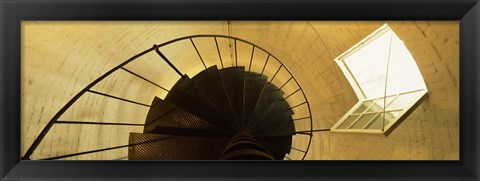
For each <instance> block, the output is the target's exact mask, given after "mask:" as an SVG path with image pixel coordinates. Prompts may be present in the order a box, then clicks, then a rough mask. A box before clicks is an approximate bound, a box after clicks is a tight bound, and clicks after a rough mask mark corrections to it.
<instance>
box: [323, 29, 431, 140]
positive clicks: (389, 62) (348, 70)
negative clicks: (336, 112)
mask: <svg viewBox="0 0 480 181" xmlns="http://www.w3.org/2000/svg"><path fill="white" fill-rule="evenodd" d="M335 61H336V62H337V64H338V65H339V66H340V69H341V70H342V71H343V73H344V74H345V76H346V78H347V80H348V81H349V83H350V85H351V86H352V88H353V90H354V91H355V93H356V95H357V97H358V100H359V101H358V103H357V104H355V105H354V106H353V108H352V109H350V110H349V111H348V112H347V113H346V114H345V115H344V116H343V117H342V118H341V119H340V120H339V121H338V122H337V123H336V124H335V125H333V127H332V128H331V131H333V132H359V133H377V134H389V133H390V132H391V131H392V130H393V129H394V128H395V127H396V126H397V125H398V124H399V123H400V122H401V121H403V120H404V119H405V118H406V117H407V116H408V114H410V112H412V111H413V110H414V109H415V108H416V106H418V104H419V103H420V102H421V101H422V100H423V98H424V97H425V96H426V95H427V88H426V86H425V82H424V80H423V77H422V75H421V74H420V71H419V69H418V66H417V64H416V62H415V60H414V59H413V57H412V55H411V54H410V52H409V51H408V49H407V47H405V45H404V44H403V41H402V40H400V38H399V37H398V36H397V35H396V34H395V33H394V32H393V31H392V30H391V29H390V27H389V26H388V25H387V24H385V25H383V26H382V27H380V28H379V29H377V30H376V31H374V32H373V33H372V34H370V35H369V36H367V37H366V38H365V39H363V40H362V41H360V42H359V43H357V44H356V45H354V46H353V47H352V48H350V49H349V50H347V51H346V52H344V53H343V54H341V55H340V56H339V57H337V58H336V59H335Z"/></svg>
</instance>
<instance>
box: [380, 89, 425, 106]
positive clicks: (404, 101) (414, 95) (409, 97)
mask: <svg viewBox="0 0 480 181" xmlns="http://www.w3.org/2000/svg"><path fill="white" fill-rule="evenodd" d="M419 94H423V91H417V92H411V93H407V94H401V95H399V96H398V98H397V99H395V100H394V101H393V102H392V103H391V104H390V105H388V106H387V110H397V109H405V108H406V106H407V105H410V104H412V103H414V102H415V101H417V100H418V98H419Z"/></svg>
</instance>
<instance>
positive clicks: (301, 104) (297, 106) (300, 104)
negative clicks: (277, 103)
mask: <svg viewBox="0 0 480 181" xmlns="http://www.w3.org/2000/svg"><path fill="white" fill-rule="evenodd" d="M306 103H307V102H303V103H300V104H298V105H296V106H293V107H291V108H290V109H293V108H296V107H298V106H301V105H304V104H306Z"/></svg>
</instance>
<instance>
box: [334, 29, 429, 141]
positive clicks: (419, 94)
mask: <svg viewBox="0 0 480 181" xmlns="http://www.w3.org/2000/svg"><path fill="white" fill-rule="evenodd" d="M390 30H391V28H390V27H389V26H388V25H387V24H384V25H383V26H382V27H380V28H379V29H377V30H375V31H374V32H373V33H371V34H370V35H368V36H367V37H366V38H364V39H363V40H362V41H360V42H359V43H357V44H355V45H354V46H353V47H351V48H350V49H348V50H347V51H345V52H344V53H342V54H341V55H340V56H338V57H337V58H336V59H335V62H336V63H337V64H338V66H339V67H340V69H341V70H342V72H343V73H344V75H345V77H346V78H347V80H348V82H349V83H350V85H351V86H352V88H353V90H354V92H355V94H356V95H357V97H358V99H359V101H358V102H357V103H356V104H355V105H354V106H353V107H352V108H351V109H350V110H349V111H348V112H347V113H346V114H345V115H344V116H343V117H342V118H341V119H340V120H339V121H338V122H337V123H336V124H334V125H333V126H332V128H331V129H330V130H331V131H332V132H347V133H370V134H383V135H388V134H390V133H391V131H393V129H394V128H395V127H396V126H398V124H400V123H401V122H402V121H403V120H404V119H405V118H406V117H407V116H408V115H409V113H410V112H412V111H413V110H414V109H415V108H416V107H417V106H418V105H419V104H420V103H421V102H422V101H423V99H424V98H426V96H427V95H428V91H427V89H426V88H425V89H418V90H412V91H407V92H402V93H398V94H393V95H386V96H385V97H391V96H395V98H394V99H393V100H392V101H391V102H394V101H395V99H397V98H398V97H399V96H401V95H406V94H416V95H415V97H414V99H413V100H414V101H412V102H409V103H408V104H406V105H405V106H404V107H403V108H401V109H397V110H389V111H385V112H397V113H398V115H397V116H395V117H394V118H393V119H392V120H391V121H390V122H389V124H386V125H383V129H366V127H367V126H369V124H370V123H372V121H373V120H375V118H376V117H377V116H382V114H381V113H384V111H383V110H382V111H374V112H367V111H368V110H369V108H370V107H368V108H366V109H365V110H364V111H363V112H362V113H355V111H356V110H357V109H359V108H360V106H362V104H363V103H364V102H366V101H371V100H374V101H373V103H372V104H371V105H370V106H372V105H374V104H375V101H376V100H379V99H382V100H383V98H384V97H383V96H382V97H378V98H367V97H366V95H365V93H364V92H363V90H362V89H361V87H360V85H359V84H358V82H357V80H356V79H355V77H354V76H353V74H352V72H351V71H350V69H349V68H348V66H347V64H346V63H345V62H344V60H345V59H346V58H347V57H349V56H350V55H352V54H354V53H355V52H357V51H358V50H360V49H361V48H363V47H364V46H366V45H367V44H369V43H370V42H372V41H373V40H375V39H376V38H378V37H380V36H381V35H383V34H384V33H386V32H388V31H390ZM391 102H390V103H391ZM387 106H388V104H387V105H385V107H387ZM365 113H367V114H376V115H375V116H373V118H371V119H370V121H368V122H367V123H366V124H365V126H363V128H362V129H351V127H352V126H353V125H354V124H355V123H356V122H357V121H358V120H360V118H361V117H362V115H365ZM355 115H358V117H357V118H356V119H355V120H354V121H353V122H352V123H350V124H349V126H347V127H346V128H338V127H339V126H340V125H342V123H343V122H344V121H346V120H347V118H348V117H349V116H355ZM342 127H343V126H342Z"/></svg>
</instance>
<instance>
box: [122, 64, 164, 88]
mask: <svg viewBox="0 0 480 181" xmlns="http://www.w3.org/2000/svg"><path fill="white" fill-rule="evenodd" d="M121 69H122V70H125V71H127V72H128V73H130V74H132V75H135V76H137V77H138V78H141V79H143V80H145V81H147V82H149V83H150V84H153V85H155V86H157V87H158V88H160V89H163V90H165V91H167V92H170V91H169V90H167V89H166V88H164V87H162V86H160V85H158V84H156V83H155V82H153V81H151V80H148V79H146V78H145V77H142V76H140V75H138V74H136V73H135V72H132V71H130V70H128V69H126V68H124V67H121Z"/></svg>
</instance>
